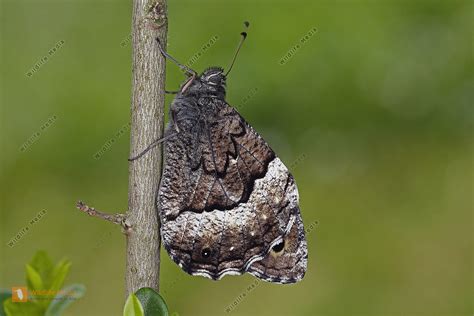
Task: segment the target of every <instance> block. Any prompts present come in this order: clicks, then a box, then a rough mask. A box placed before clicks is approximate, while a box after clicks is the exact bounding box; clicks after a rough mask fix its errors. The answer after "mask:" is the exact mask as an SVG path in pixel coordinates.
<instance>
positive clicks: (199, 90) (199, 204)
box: [133, 25, 308, 283]
mask: <svg viewBox="0 0 474 316" xmlns="http://www.w3.org/2000/svg"><path fill="white" fill-rule="evenodd" d="M247 26H248V25H247ZM241 35H242V39H241V41H240V43H239V46H238V49H237V51H236V53H235V55H234V58H233V60H232V62H231V66H230V67H229V70H228V71H227V72H226V73H224V70H223V69H222V68H220V67H210V68H208V69H206V70H205V71H204V72H202V73H201V74H197V73H196V72H195V71H194V70H192V69H190V68H189V67H187V66H185V65H183V64H181V63H179V62H178V61H177V60H176V59H175V58H173V57H172V56H171V55H169V54H168V53H167V52H166V51H165V49H164V48H163V47H162V45H161V43H160V41H159V39H157V41H158V45H159V47H160V51H161V53H162V55H163V56H164V57H166V58H168V59H170V60H171V61H173V62H174V63H176V64H177V65H178V66H179V67H180V68H181V69H183V70H184V71H185V72H186V73H187V74H188V76H189V77H188V79H187V80H186V81H185V82H184V83H183V84H182V85H181V88H180V90H179V91H176V92H171V93H175V94H176V96H175V98H174V100H173V102H172V104H171V107H170V122H169V123H168V125H167V127H166V129H165V134H164V137H163V138H162V139H161V140H160V141H158V142H156V143H155V144H153V146H154V145H156V144H157V143H161V142H164V167H163V172H162V179H161V184H160V188H159V192H158V198H157V207H158V210H159V216H160V224H161V228H160V229H161V236H162V242H163V245H164V247H165V249H166V251H167V252H168V254H169V255H170V257H171V258H172V260H173V261H174V262H176V263H177V264H178V265H179V266H180V267H181V268H182V269H183V270H184V271H185V272H187V273H189V274H191V275H200V276H204V277H207V278H211V279H213V280H219V279H221V278H222V277H224V276H226V275H240V274H243V273H246V272H248V273H250V274H252V275H254V276H256V277H258V278H260V279H263V280H265V281H270V282H276V283H294V282H297V281H299V280H301V279H302V278H303V276H304V274H305V272H306V267H307V258H308V250H307V243H306V238H305V230H304V226H303V221H302V219H301V214H300V209H299V197H298V190H297V187H296V183H295V180H294V178H293V176H292V175H291V174H290V172H289V171H288V169H287V168H286V167H285V165H284V164H283V162H282V161H281V160H280V159H279V158H278V156H277V155H276V154H275V152H274V151H273V150H272V149H271V148H270V146H269V145H268V144H267V143H266V142H265V140H264V139H263V138H262V137H261V136H260V135H259V134H258V133H257V132H256V131H255V130H254V129H253V128H252V126H250V125H249V124H248V123H247V122H246V121H245V119H244V118H243V117H242V116H241V115H240V114H239V113H238V112H237V110H236V109H235V108H233V107H232V106H230V105H229V104H228V103H227V102H226V101H225V95H226V78H227V75H228V74H229V72H230V70H231V69H232V66H233V64H234V62H235V59H236V56H237V53H238V52H239V50H240V48H241V46H242V43H243V42H244V40H245V38H246V36H247V33H245V32H242V33H241ZM150 148H151V146H149V147H148V148H147V149H146V150H145V151H144V152H142V154H140V155H139V156H137V157H135V158H133V159H137V158H139V157H140V156H141V155H143V154H144V153H145V152H146V151H148V150H149V149H150Z"/></svg>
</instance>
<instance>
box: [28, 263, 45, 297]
mask: <svg viewBox="0 0 474 316" xmlns="http://www.w3.org/2000/svg"><path fill="white" fill-rule="evenodd" d="M26 283H27V284H28V288H29V289H30V290H36V291H39V290H43V289H44V284H43V280H42V278H41V275H40V274H39V273H38V271H36V269H35V268H33V267H32V266H31V265H29V264H27V265H26Z"/></svg>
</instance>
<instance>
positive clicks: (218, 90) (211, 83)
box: [199, 67, 226, 96]
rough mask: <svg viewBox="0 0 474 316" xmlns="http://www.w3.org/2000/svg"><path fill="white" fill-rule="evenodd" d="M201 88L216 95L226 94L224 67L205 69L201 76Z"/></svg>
mask: <svg viewBox="0 0 474 316" xmlns="http://www.w3.org/2000/svg"><path fill="white" fill-rule="evenodd" d="M199 81H200V84H201V89H203V90H204V91H206V92H208V93H210V94H216V95H222V96H225V81H226V76H225V74H224V69H222V68H220V67H210V68H208V69H206V70H204V71H203V73H202V74H201V75H200V76H199Z"/></svg>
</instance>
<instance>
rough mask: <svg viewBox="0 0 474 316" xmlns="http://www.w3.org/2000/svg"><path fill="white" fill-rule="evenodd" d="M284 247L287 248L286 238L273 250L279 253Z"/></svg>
mask: <svg viewBox="0 0 474 316" xmlns="http://www.w3.org/2000/svg"><path fill="white" fill-rule="evenodd" d="M283 248H285V241H284V240H282V241H280V242H279V243H278V244H276V245H275V246H273V247H272V250H273V251H274V252H276V253H279V252H281V251H282V250H283Z"/></svg>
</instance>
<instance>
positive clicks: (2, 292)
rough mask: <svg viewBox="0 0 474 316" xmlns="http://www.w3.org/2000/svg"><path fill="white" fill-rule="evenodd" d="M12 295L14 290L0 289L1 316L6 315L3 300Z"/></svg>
mask: <svg viewBox="0 0 474 316" xmlns="http://www.w3.org/2000/svg"><path fill="white" fill-rule="evenodd" d="M11 297H12V291H11V290H8V289H0V316H5V315H6V314H5V310H4V309H3V302H4V301H6V300H7V299H9V298H11Z"/></svg>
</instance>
